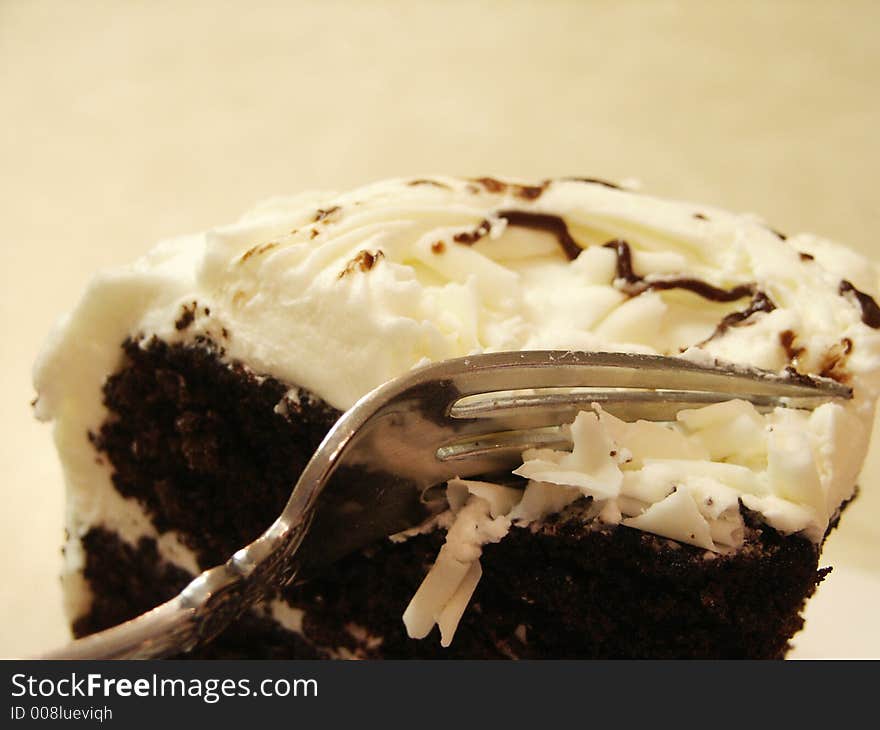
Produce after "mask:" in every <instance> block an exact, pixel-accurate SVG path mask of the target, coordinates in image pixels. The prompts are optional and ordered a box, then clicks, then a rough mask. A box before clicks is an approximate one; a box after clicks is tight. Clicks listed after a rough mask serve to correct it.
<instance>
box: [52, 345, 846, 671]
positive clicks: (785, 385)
mask: <svg viewBox="0 0 880 730" xmlns="http://www.w3.org/2000/svg"><path fill="white" fill-rule="evenodd" d="M559 388H562V389H567V390H566V391H565V392H559V391H555V392H554V391H552V390H547V389H559ZM542 389H543V390H542ZM573 389H574V390H573ZM526 390H527V391H529V392H523V391H526ZM516 391H520V392H516ZM851 397H852V391H851V390H850V389H849V388H848V387H846V386H844V385H841V384H840V383H837V382H835V381H832V380H827V379H821V378H816V379H813V378H807V377H804V376H799V375H796V374H787V373H783V374H777V373H771V372H766V371H759V370H753V369H749V368H743V367H733V366H729V365H725V366H721V365H719V366H715V367H708V366H703V365H697V364H694V363H691V362H688V361H686V360H682V359H679V358H670V357H660V356H653V355H633V354H623V353H595V352H593V353H587V352H564V351H532V352H500V353H493V354H488V355H476V356H472V357H465V358H459V359H455V360H446V361H443V362H438V363H434V364H431V365H427V366H425V367H422V368H419V369H417V370H414V371H411V372H410V373H407V374H406V375H403V376H401V377H399V378H397V379H395V380H392V381H390V382H388V383H386V384H384V385H382V386H380V387H379V388H376V389H375V390H373V391H372V392H371V393H369V394H367V395H366V396H364V397H363V398H362V399H361V400H360V401H358V402H357V403H356V404H355V405H354V406H353V407H352V408H351V409H350V410H348V411H347V412H346V413H345V414H344V415H343V416H342V417H341V418H340V419H339V421H338V422H337V423H336V425H335V426H334V427H333V428H332V429H331V430H330V432H329V433H328V434H327V436H326V437H325V438H324V440H323V442H322V443H321V445H320V446H319V447H318V450H317V451H316V452H315V454H314V456H313V457H312V459H311V460H310V461H309V463H308V464H307V465H306V468H305V469H304V470H303V473H302V474H301V476H300V478H299V480H298V481H297V483H296V486H295V487H294V489H293V492H292V493H291V496H290V499H289V500H288V503H287V505H286V506H285V508H284V511H283V512H282V513H281V516H280V517H278V519H277V520H275V522H274V523H273V524H272V525H271V527H269V529H267V530H266V532H265V533H263V535H261V536H260V537H259V538H257V539H256V540H255V541H254V542H252V543H251V544H250V545H248V546H246V547H244V548H242V549H241V550H239V551H238V552H236V553H235V554H234V555H233V556H232V557H231V558H230V559H229V560H228V561H227V562H226V563H225V564H223V565H220V566H217V567H215V568H212V569H210V570H207V571H205V572H203V573H202V574H201V575H199V576H198V577H196V578H195V579H194V580H193V581H192V582H191V583H190V584H189V585H188V586H187V587H186V588H185V589H184V590H183V591H182V592H181V593H180V594H179V595H178V596H176V597H175V598H172V599H171V600H169V601H167V602H166V603H163V604H162V605H160V606H158V607H156V608H154V609H153V610H151V611H148V612H147V613H145V614H142V615H141V616H138V617H137V618H134V619H132V620H130V621H128V622H126V623H124V624H120V625H119V626H115V627H113V628H111V629H108V630H106V631H102V632H100V633H97V634H93V635H92V636H88V637H85V638H83V639H78V640H76V641H73V642H71V643H70V644H68V645H67V646H66V647H64V648H62V649H60V650H58V651H55V652H52V653H50V654H47V655H45V656H44V658H50V659H98V658H102V659H110V658H119V659H122V658H155V657H163V656H169V655H173V654H178V653H181V652H186V651H190V650H191V649H193V648H194V647H195V646H196V645H198V644H200V643H203V642H206V641H209V640H210V639H211V638H213V637H214V636H216V635H217V634H218V633H219V632H220V631H222V630H223V629H224V628H225V627H226V626H227V625H228V624H229V623H230V622H231V621H233V620H234V619H235V618H236V617H237V616H239V615H241V614H242V613H243V612H244V611H246V610H247V609H248V608H249V607H251V606H252V605H254V604H255V603H256V602H257V601H259V600H260V599H261V598H263V597H265V596H266V595H268V594H269V593H270V592H272V591H274V590H276V589H278V588H281V587H283V586H286V585H288V584H290V583H291V582H292V581H294V580H296V579H298V578H301V577H303V576H306V575H308V574H313V573H316V572H318V571H320V568H321V566H322V565H326V564H328V563H329V562H331V561H333V560H335V559H337V558H339V557H342V556H343V555H346V554H348V553H350V552H352V551H355V550H357V549H358V548H362V547H365V546H366V545H368V544H369V543H371V542H374V541H376V540H378V539H380V538H382V537H385V536H387V535H390V534H393V533H395V532H399V531H401V530H404V529H407V528H410V527H414V526H416V525H417V524H419V523H421V522H422V521H423V520H424V519H426V518H427V517H428V516H430V515H431V514H433V513H435V512H436V511H437V510H438V509H440V508H442V505H441V504H440V499H439V497H440V495H439V493H437V494H436V495H435V497H436V498H434V499H432V491H433V492H436V491H437V490H430V487H433V486H435V485H438V484H441V483H442V482H445V481H446V480H448V479H451V478H453V477H456V476H458V477H469V476H476V475H490V474H492V473H495V472H502V471H506V472H508V475H509V470H510V468H511V467H512V466H516V465H518V460H519V458H520V456H521V454H522V451H523V450H524V449H526V448H529V447H535V446H543V447H560V446H565V445H566V444H567V443H569V441H568V439H567V437H566V431H565V429H564V427H562V424H566V423H569V422H571V421H572V420H574V417H575V416H576V415H577V413H578V412H579V411H581V410H585V409H589V408H590V406H591V404H592V403H599V404H601V405H602V407H603V408H604V409H605V410H607V411H609V412H610V413H612V414H613V415H616V416H618V417H621V418H623V419H626V420H634V419H638V418H644V419H648V420H659V421H665V420H674V419H675V416H676V414H677V413H678V411H679V410H681V409H683V408H697V407H700V406H705V405H709V404H711V403H717V402H721V401H725V400H730V399H731V398H742V399H744V400H748V401H751V402H752V403H753V404H754V405H755V407H756V408H758V409H759V410H761V411H768V410H771V409H773V408H775V407H777V406H783V407H793V408H805V409H813V408H815V407H817V406H818V405H820V404H822V403H825V402H827V401H829V400H830V399H834V398H843V399H846V398H851Z"/></svg>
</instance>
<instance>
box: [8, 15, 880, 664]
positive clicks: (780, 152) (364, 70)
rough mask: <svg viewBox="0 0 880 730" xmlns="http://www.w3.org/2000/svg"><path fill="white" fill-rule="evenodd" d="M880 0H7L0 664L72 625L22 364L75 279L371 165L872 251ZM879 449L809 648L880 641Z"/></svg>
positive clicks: (71, 292) (45, 463)
mask: <svg viewBox="0 0 880 730" xmlns="http://www.w3.org/2000/svg"><path fill="white" fill-rule="evenodd" d="M878 24H880V4H878V3H873V2H870V1H868V2H855V1H850V2H837V3H828V2H819V1H818V0H817V1H816V2H810V1H808V0H804V1H803V2H742V1H739V2H734V1H733V0H731V1H730V2H724V1H722V0H703V1H702V2H699V1H696V0H695V1H693V2H684V1H682V2H663V1H659V0H658V1H656V2H651V1H648V0H645V1H643V2H563V1H562V0H559V1H557V2H547V1H545V2H478V3H464V2H446V3H443V4H442V5H441V4H439V3H437V4H429V3H427V2H415V1H412V0H411V1H410V2H375V1H371V0H367V1H360V2H356V1H355V0H350V1H349V2H339V1H337V2H326V1H325V2H299V3H277V4H272V3H256V2H247V3H245V2H240V3H222V2H210V3H207V2H206V3H198V2H187V1H184V0H176V1H175V2H158V1H156V0H153V1H151V2H146V1H145V2H133V1H129V2H124V1H122V0H115V1H107V2H98V1H96V0H76V2H67V1H64V0H58V1H57V2H46V1H42V0H0V130H2V132H0V236H2V239H0V240H2V254H0V256H2V258H0V276H2V288H0V306H2V328H3V329H2V332H3V337H2V348H3V350H2V352H3V368H4V371H3V377H2V379H0V404H2V414H3V417H2V421H0V429H2V430H0V478H2V482H0V489H2V490H3V491H2V498H3V502H2V505H3V507H2V509H0V521H2V522H0V527H2V530H0V548H2V555H3V557H2V561H3V565H2V567H3V576H2V580H0V591H2V600H0V656H2V655H13V654H24V653H31V652H35V651H38V650H40V649H44V648H47V647H49V646H51V645H53V644H56V643H58V642H60V641H62V640H63V639H64V638H65V636H66V631H65V627H64V624H63V620H62V616H61V612H60V597H59V590H58V584H57V579H56V574H57V571H58V568H59V564H60V555H59V545H60V543H61V530H62V527H61V524H62V509H63V506H62V486H61V479H60V474H59V469H58V466H57V463H56V459H55V454H54V452H53V449H52V446H51V442H50V436H49V429H48V428H47V427H45V426H41V425H39V424H37V423H35V422H34V421H33V420H32V416H31V413H30V409H29V407H28V402H29V400H30V399H31V397H32V390H31V385H30V366H31V363H32V361H33V359H34V356H35V355H36V353H37V352H38V349H39V347H40V344H41V341H42V340H43V337H44V335H45V333H46V331H47V330H48V329H49V327H50V325H51V323H52V322H53V320H54V319H55V318H56V317H57V316H58V315H59V314H60V313H62V312H63V311H64V310H65V309H67V308H69V307H70V306H71V305H72V303H73V302H74V301H75V299H76V297H77V296H78V294H79V292H80V291H81V290H82V289H83V287H84V285H85V283H86V281H87V280H88V277H89V276H90V274H91V273H92V272H93V271H95V270H97V269H99V268H102V267H108V266H113V265H114V264H119V263H122V262H124V261H128V260H130V259H131V258H133V257H135V256H136V255H138V254H139V253H141V252H143V251H144V250H145V249H146V248H147V247H148V246H149V245H150V244H151V243H152V242H154V241H155V240H156V239H158V238H161V237H163V236H168V235H172V234H177V233H182V232H188V231H193V230H198V229H203V228H206V227H208V226H211V225H213V224H217V223H221V222H226V221H229V220H231V219H233V218H235V217H236V216H237V215H238V214H239V213H240V212H242V211H243V210H244V209H245V208H247V207H248V206H249V205H250V204H251V203H253V202H255V201H257V200H259V199H261V198H263V197H266V196H269V195H273V194H277V193H294V192H297V191H300V190H302V189H304V188H311V187H326V188H345V187H348V186H351V185H354V184H358V183H362V182H367V181H370V180H373V179H376V178H381V177H385V176H392V175H393V176H396V175H426V174H430V173H435V172H450V173H461V174H465V175H478V174H479V175H483V174H497V175H514V176H520V177H534V178H541V177H544V176H551V175H560V174H578V175H590V176H601V177H607V178H611V179H622V178H629V177H638V178H639V179H641V180H642V181H643V183H644V187H645V188H646V189H647V190H650V191H652V192H656V193H659V194H663V195H669V196H676V197H683V198H689V199H693V200H698V201H703V202H707V203H715V204H719V205H723V206H726V207H730V208H733V209H739V210H749V211H755V212H759V213H761V214H762V215H764V216H765V217H766V218H767V219H768V220H769V221H770V222H771V223H772V224H773V225H774V226H775V227H777V228H779V229H781V230H783V231H796V230H811V231H814V232H817V233H822V234H825V235H828V236H831V237H833V238H837V239H839V240H842V241H844V242H847V243H849V244H851V245H853V246H854V247H856V248H859V249H861V250H862V251H865V252H868V253H870V254H872V255H873V256H874V257H876V258H878V259H880V242H878V240H877V238H876V231H877V230H878V223H880V207H878V205H877V189H878V188H877V176H878V172H877V171H878V169H880V145H878V143H877V140H876V132H877V129H878V124H880V101H878V94H877V78H878V72H880V43H878V42H877V35H876V33H877V30H876V29H877V27H878ZM878 477H880V448H874V449H873V450H872V453H871V457H870V459H869V463H868V466H867V469H866V475H865V476H864V477H863V479H862V483H863V485H864V487H865V489H864V493H863V497H862V498H861V499H860V500H859V504H858V505H857V506H856V507H854V508H853V510H852V511H851V512H850V513H849V514H848V515H847V518H846V520H845V521H844V526H843V528H842V529H841V530H839V531H838V532H837V533H835V534H834V536H833V537H832V538H831V539H830V541H829V543H828V545H827V548H826V554H825V562H830V563H833V564H835V565H837V566H838V568H839V569H838V570H837V571H836V572H835V573H834V574H832V576H831V577H830V578H829V579H828V583H827V585H826V586H825V589H826V590H825V591H823V592H822V593H820V596H819V598H818V599H817V600H816V601H815V602H814V603H813V606H812V608H811V613H810V617H809V621H808V629H807V631H806V632H805V633H804V634H803V635H802V637H803V638H802V639H801V642H800V644H801V646H800V654H801V655H802V656H810V655H826V656H828V655H834V656H846V655H850V656H853V655H875V656H880V646H878V637H877V632H876V631H875V630H874V628H873V622H872V619H871V617H870V616H869V613H870V611H869V607H870V606H871V605H873V604H872V603H871V597H872V595H880V590H878V586H880V561H878V559H877V554H878V547H880V528H878V527H877V526H876V524H875V522H876V519H877V517H878V515H880V489H875V487H878V484H877V482H878Z"/></svg>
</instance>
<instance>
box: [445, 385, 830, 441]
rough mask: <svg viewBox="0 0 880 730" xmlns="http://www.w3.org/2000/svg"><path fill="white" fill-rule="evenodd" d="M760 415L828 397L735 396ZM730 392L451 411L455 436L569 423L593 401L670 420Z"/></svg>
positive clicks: (593, 395)
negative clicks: (780, 407) (454, 421)
mask: <svg viewBox="0 0 880 730" xmlns="http://www.w3.org/2000/svg"><path fill="white" fill-rule="evenodd" d="M739 397H740V398H742V399H743V400H747V401H749V402H751V403H752V404H753V405H754V406H755V408H756V409H757V410H758V411H759V412H761V413H767V412H769V411H772V410H773V409H774V408H776V407H778V406H787V407H789V408H805V409H813V408H815V407H817V406H819V405H821V404H822V403H824V402H827V400H828V399H827V397H821V396H815V395H813V396H797V397H794V398H777V397H773V396H752V395H751V394H748V393H743V394H739ZM730 398H731V394H729V393H710V392H691V391H668V390H641V391H638V390H593V391H590V392H578V393H544V394H527V395H516V396H502V397H495V398H492V397H487V398H481V399H479V400H476V401H474V400H471V401H469V402H461V401H459V402H458V403H456V404H455V405H454V406H453V407H452V410H451V411H450V414H449V415H450V416H451V417H452V418H453V419H457V420H461V421H466V422H467V423H466V425H465V424H458V423H456V424H455V427H456V431H457V432H458V433H460V434H463V433H469V434H477V433H479V432H480V431H481V430H482V431H486V430H489V429H492V430H494V431H498V430H500V429H516V428H536V427H541V426H552V425H557V424H560V423H568V422H570V421H572V420H573V419H574V417H575V416H576V415H577V414H578V413H579V412H580V411H584V410H590V409H591V406H592V404H593V403H598V404H599V405H600V406H602V407H603V408H604V409H605V410H606V411H608V412H609V413H611V414H612V415H614V416H617V417H618V418H622V419H624V420H626V421H629V420H638V419H644V420H648V421H674V420H675V418H676V415H677V414H678V412H679V411H681V410H683V409H685V408H702V407H704V406H708V405H712V404H714V403H721V402H724V401H727V400H730Z"/></svg>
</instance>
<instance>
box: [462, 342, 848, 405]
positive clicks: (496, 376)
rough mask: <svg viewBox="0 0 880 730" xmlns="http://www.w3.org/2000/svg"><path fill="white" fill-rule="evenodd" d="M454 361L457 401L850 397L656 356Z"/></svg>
mask: <svg viewBox="0 0 880 730" xmlns="http://www.w3.org/2000/svg"><path fill="white" fill-rule="evenodd" d="M458 362H460V363H461V364H462V365H464V367H463V368H462V369H461V370H460V371H458V372H456V373H455V374H454V375H453V376H452V377H451V381H452V383H453V384H454V386H455V387H456V389H457V390H458V392H459V396H460V397H461V396H467V395H476V394H479V393H489V392H497V391H503V390H517V389H522V388H523V385H524V384H526V383H527V384H528V387H530V388H553V387H569V388H571V387H583V386H594V387H606V388H660V389H664V390H688V391H699V390H702V391H711V392H715V393H729V394H741V393H750V394H752V395H755V396H759V395H766V396H779V397H782V396H789V397H795V396H825V397H842V398H849V397H851V395H852V391H851V389H850V388H848V387H846V386H845V385H842V384H840V383H837V382H835V381H832V380H828V379H825V378H808V377H806V376H792V375H788V374H779V373H772V372H768V371H763V370H755V369H751V368H744V367H739V366H733V365H713V366H707V365H700V364H697V363H693V362H690V361H688V360H683V359H681V358H673V357H664V356H660V355H639V354H629V353H616V352H565V353H561V354H560V353H559V352H554V351H547V350H534V351H526V352H498V353H491V354H486V355H481V356H479V357H474V358H462V359H461V360H459V361H458ZM451 364H452V363H451V362H447V365H451Z"/></svg>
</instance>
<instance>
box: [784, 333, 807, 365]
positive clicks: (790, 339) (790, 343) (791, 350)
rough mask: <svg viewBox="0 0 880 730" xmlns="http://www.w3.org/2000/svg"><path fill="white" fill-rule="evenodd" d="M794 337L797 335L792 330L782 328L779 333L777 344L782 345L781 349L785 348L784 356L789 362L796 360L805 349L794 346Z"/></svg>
mask: <svg viewBox="0 0 880 730" xmlns="http://www.w3.org/2000/svg"><path fill="white" fill-rule="evenodd" d="M796 339H797V335H796V334H795V333H794V332H793V331H792V330H784V331H782V332H780V333H779V344H780V345H782V349H783V350H785V356H786V357H787V358H788V361H789V362H790V363H792V362H794V361H795V360H797V359H798V358H799V357H800V356H801V355H803V354H804V351H805V350H806V348H805V347H795V344H794V343H795V340H796Z"/></svg>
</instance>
